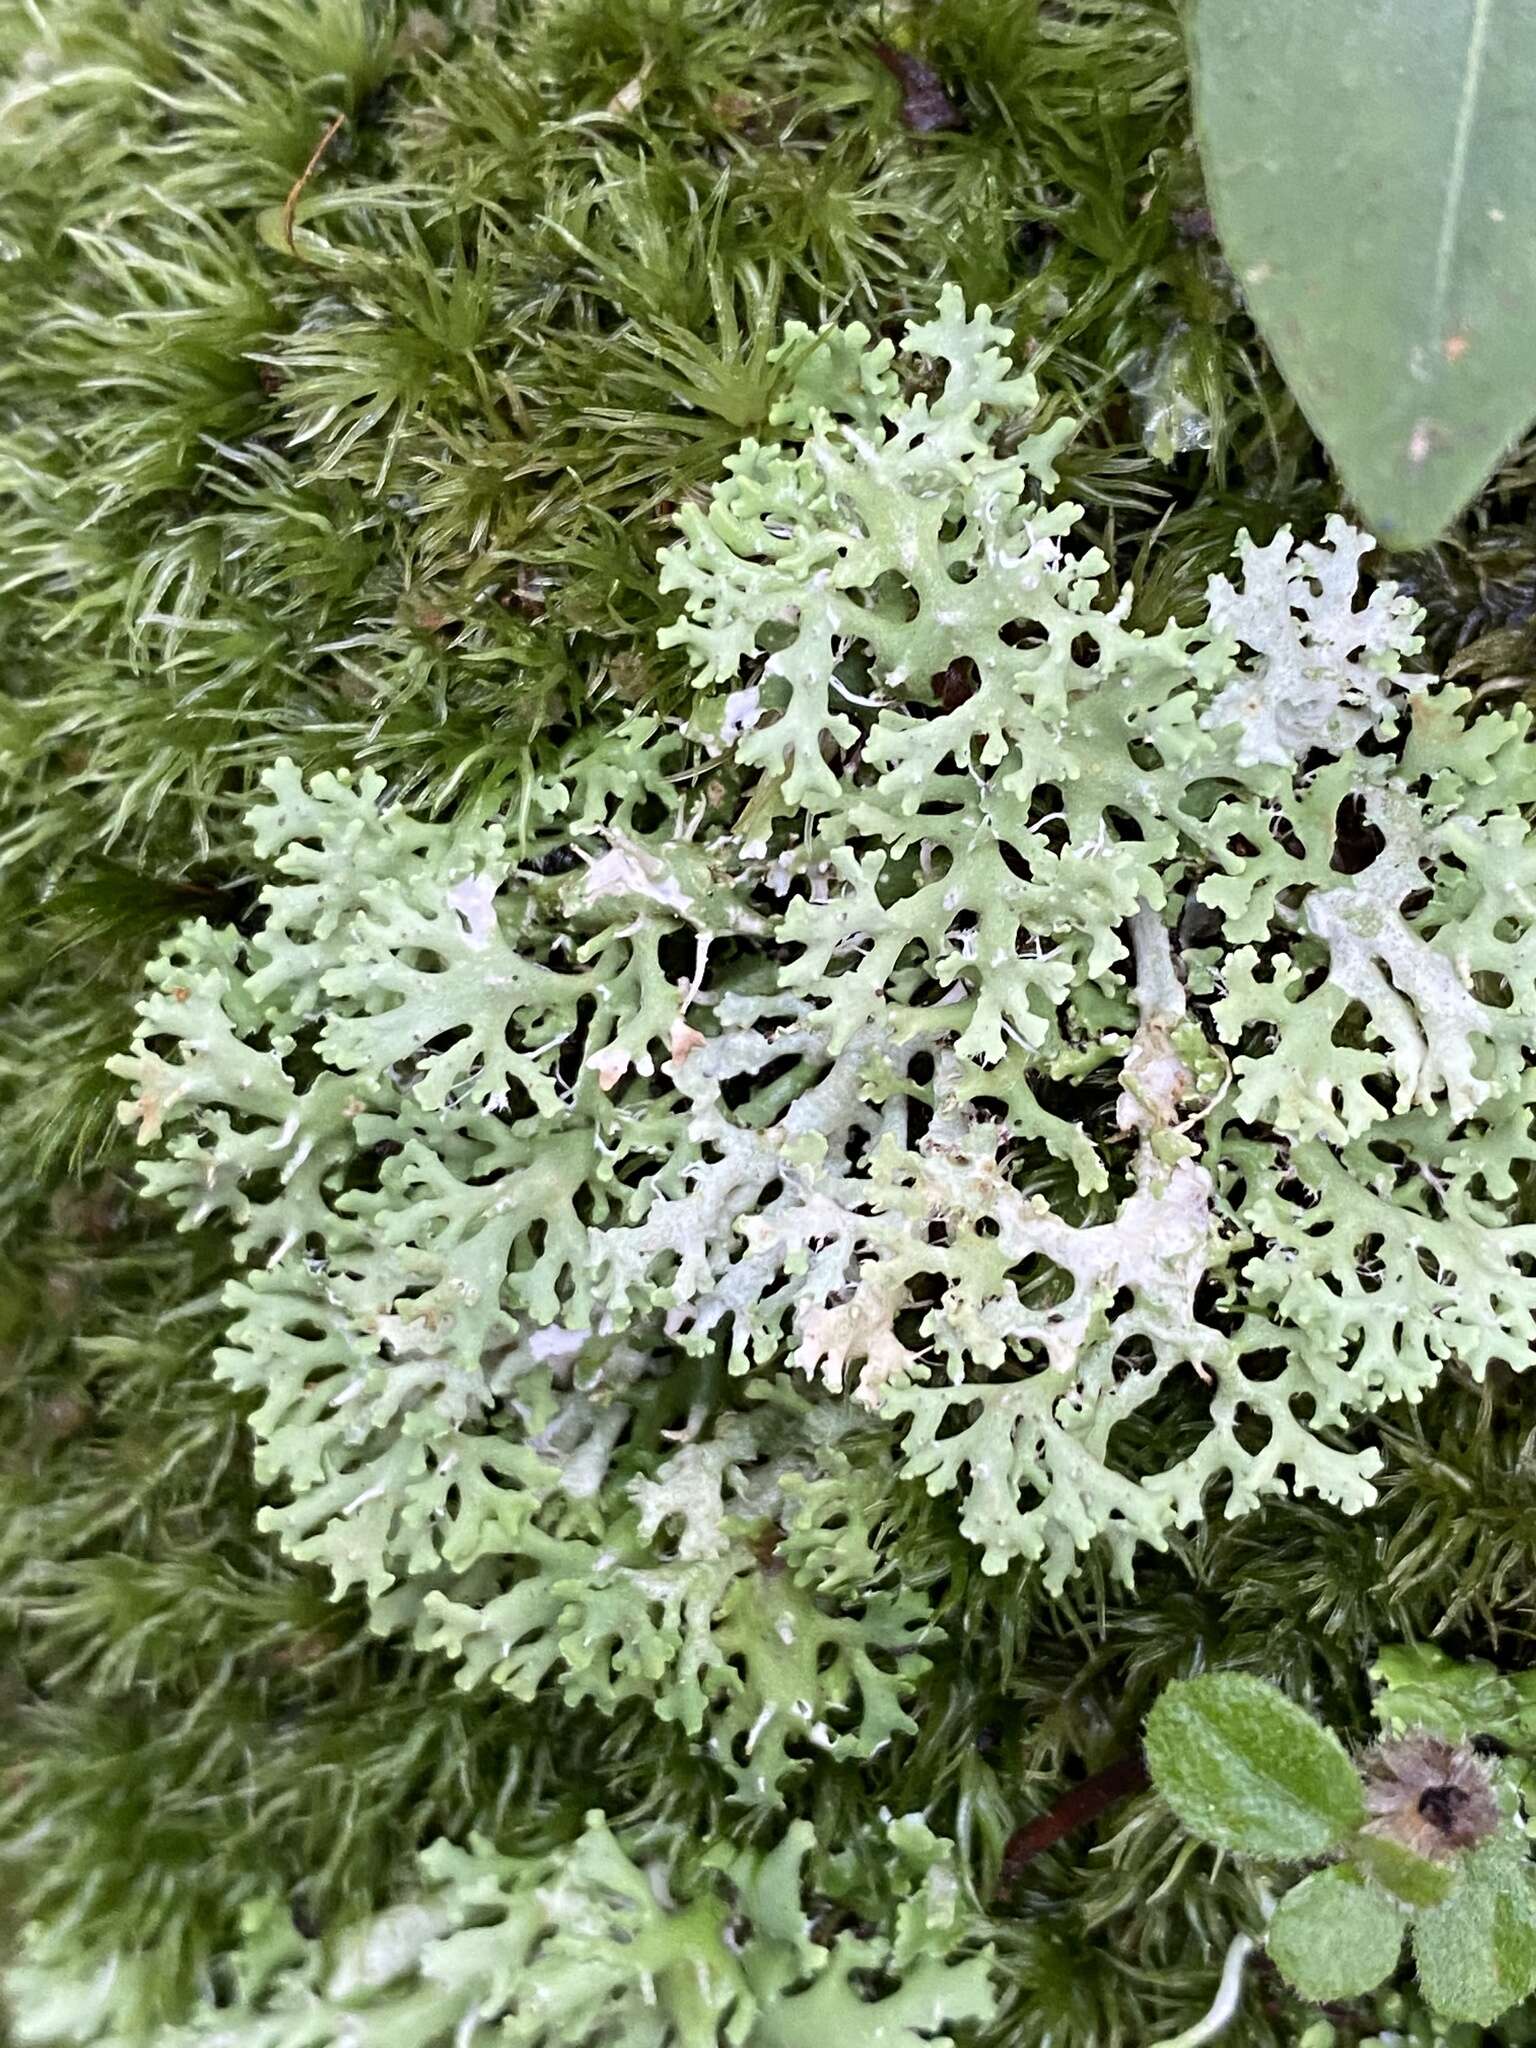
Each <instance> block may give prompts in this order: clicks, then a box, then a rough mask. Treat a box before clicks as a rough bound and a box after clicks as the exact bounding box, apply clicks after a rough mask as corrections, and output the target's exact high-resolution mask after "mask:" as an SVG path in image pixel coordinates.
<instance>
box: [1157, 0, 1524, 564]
mask: <svg viewBox="0 0 1536 2048" xmlns="http://www.w3.org/2000/svg"><path fill="white" fill-rule="evenodd" d="M1190 51H1191V58H1192V62H1193V67H1194V80H1195V93H1196V112H1197V120H1198V127H1199V136H1200V147H1201V155H1202V158H1203V161H1204V165H1205V175H1206V181H1207V185H1208V188H1209V192H1210V200H1211V208H1212V211H1213V213H1214V216H1215V220H1216V225H1217V228H1218V231H1219V233H1220V235H1221V239H1222V243H1223V246H1224V248H1225V250H1226V253H1227V256H1228V258H1229V260H1230V262H1231V265H1232V268H1233V270H1234V271H1235V273H1236V275H1237V279H1238V282H1239V284H1240V285H1241V287H1242V290H1243V293H1244V295H1245V297H1246V299H1247V301H1248V305H1249V307H1250V309H1251V311H1252V313H1253V317H1254V319H1255V320H1256V321H1257V323H1258V325H1259V328H1260V331H1261V332H1262V334H1263V336H1264V338H1265V340H1266V341H1267V342H1268V344H1269V346H1270V348H1271V350H1272V351H1273V353H1274V356H1275V360H1276V361H1277V363H1278V364H1279V366H1280V369H1281V371H1282V372H1283V374H1284V376H1285V378H1286V381H1287V383H1288V384H1289V385H1290V387H1291V389H1292V391H1293V392H1294V393H1295V395H1296V398H1297V399H1298V401H1299V402H1300V404H1301V407H1302V409H1303V411H1304V412H1305V413H1306V415H1307V417H1308V419H1309V420H1310V421H1311V422H1312V425H1313V426H1314V427H1315V428H1316V430H1317V432H1318V434H1319V435H1320V436H1321V438H1322V439H1323V441H1324V442H1325V443H1326V444H1327V447H1328V452H1329V453H1330V455H1331V456H1332V457H1333V459H1334V461H1335V463H1336V464H1337V466H1338V469H1339V473H1340V475H1341V476H1342V478H1343V480H1344V483H1345V485H1346V486H1347V487H1348V489H1349V491H1350V494H1351V495H1352V497H1353V498H1354V499H1355V500H1356V502H1357V503H1358V505H1359V507H1360V509H1361V511H1362V512H1363V514H1364V515H1365V518H1366V521H1367V523H1368V524H1370V525H1371V526H1372V527H1373V528H1374V529H1375V530H1376V532H1377V533H1378V534H1380V535H1381V536H1382V537H1383V538H1384V539H1386V540H1388V541H1390V542H1391V543H1393V544H1395V545H1399V546H1411V545H1417V544H1421V543H1423V542H1427V541H1430V540H1433V539H1434V538H1435V536H1436V535H1437V534H1438V533H1439V532H1440V531H1441V530H1442V529H1443V528H1444V527H1445V525H1446V524H1447V523H1448V522H1449V521H1450V520H1451V519H1452V518H1454V517H1455V515H1456V513H1457V512H1458V511H1459V510H1460V509H1461V507H1462V506H1463V505H1464V504H1465V503H1466V502H1467V500H1468V499H1469V498H1471V497H1472V496H1473V494H1474V493H1475V492H1476V491H1477V490H1478V488H1479V487H1480V486H1481V484H1482V483H1483V481H1484V480H1485V478H1486V477H1487V476H1488V474H1489V472H1490V471H1491V470H1492V469H1493V467H1494V465H1495V464H1496V463H1497V461H1498V460H1499V457H1500V456H1501V454H1502V453H1503V452H1504V450H1505V449H1506V448H1507V447H1508V446H1509V444H1510V443H1511V442H1512V441H1513V440H1514V439H1515V438H1516V437H1517V436H1518V435H1519V434H1520V433H1521V432H1523V431H1524V429H1525V428H1526V427H1527V426H1528V425H1529V423H1530V421H1531V419H1532V418H1533V417H1536V125H1533V123H1532V121H1531V117H1530V105H1531V81H1532V79H1533V78H1536V10H1533V9H1532V8H1530V7H1528V6H1520V5H1516V4H1513V0H1371V4H1370V5H1363V6H1340V5H1339V4H1338V0H1270V4H1269V5H1267V6H1263V7H1255V6H1253V5H1252V4H1251V0H1196V4H1195V6H1194V8H1193V10H1192V14H1191V20H1190Z"/></svg>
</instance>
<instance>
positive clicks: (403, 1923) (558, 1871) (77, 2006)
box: [8, 1813, 996, 2048]
mask: <svg viewBox="0 0 1536 2048" xmlns="http://www.w3.org/2000/svg"><path fill="white" fill-rule="evenodd" d="M886 1833H887V1870H888V1888H889V1890H890V1892H891V1893H892V1894H893V1903H892V1906H891V1910H890V1914H889V1925H888V1926H887V1927H884V1928H880V1929H865V1930H862V1931H853V1930H847V1931H843V1932H839V1933H836V1934H835V1935H833V1934H829V1935H827V1936H826V1938H824V1939H818V1938H817V1937H818V1933H819V1926H818V1919H819V1910H824V1909H818V1907H817V1904H816V1902H814V1901H810V1902H808V1901H807V1900H806V1899H805V1898H804V1896H803V1892H804V1878H803V1875H802V1869H803V1865H804V1863H805V1860H806V1857H807V1855H808V1853H809V1852H810V1850H811V1848H812V1847H813V1845H814V1842H815V1830H814V1829H813V1828H812V1827H811V1826H810V1824H809V1822H806V1821H799V1822H796V1823H795V1824H794V1825H793V1826H792V1827H790V1828H789V1830H788V1831H787V1832H786V1834H785V1835H784V1837H783V1839H782V1840H781V1841H780V1842H779V1843H778V1845H777V1846H776V1847H775V1848H773V1849H771V1850H768V1851H767V1852H766V1853H764V1852H756V1853H754V1852H750V1851H741V1850H731V1849H727V1848H723V1847H722V1848H719V1849H716V1850H713V1851H711V1852H710V1855H709V1857H708V1858H707V1859H706V1864H705V1867H704V1868H703V1869H702V1870H701V1871H700V1872H699V1873H698V1874H697V1880H696V1885H695V1892H694V1895H693V1896H692V1897H691V1898H687V1899H675V1898H673V1897H672V1896H670V1894H669V1892H668V1889H667V1887H666V1884H665V1880H664V1877H663V1874H662V1871H661V1868H660V1866H659V1865H658V1866H655V1867H654V1868H653V1867H651V1866H650V1865H648V1863H647V1861H646V1860H645V1859H644V1857H643V1853H642V1851H641V1849H640V1845H630V1844H626V1843H625V1842H623V1841H621V1840H620V1839H619V1838H618V1837H617V1836H615V1835H614V1834H613V1833H612V1832H611V1831H610V1829H609V1828H608V1826H607V1825H606V1824H605V1822H604V1821H603V1818H602V1816H601V1815H600V1814H597V1813H593V1814H591V1815H589V1816H588V1820H587V1828H586V1832H585V1834H583V1835H582V1836H581V1837H580V1838H579V1839H578V1840H577V1841H576V1842H575V1843H574V1844H573V1845H571V1846H570V1847H568V1848H562V1849H560V1850H559V1851H557V1852H556V1853H554V1854H552V1855H548V1856H541V1857H512V1856H503V1855H499V1854H497V1853H496V1851H495V1850H494V1849H493V1848H492V1847H491V1845H490V1844H489V1843H487V1842H484V1841H481V1840H478V1839H477V1840H473V1841H471V1843H470V1844H469V1846H468V1847H467V1848H458V1847H455V1846H453V1845H452V1844H450V1843H448V1842H436V1843H434V1844H433V1845H432V1846H431V1848H429V1849H428V1850H426V1852H425V1853H424V1854H423V1856H422V1858H421V1877H422V1892H421V1896H420V1897H419V1898H418V1899H415V1900H412V1901H410V1902H408V1903H405V1904H402V1905H399V1906H394V1907H391V1908H389V1909H387V1910H385V1911H383V1912H380V1913H376V1914H374V1915H373V1916H372V1918H371V1919H368V1920H365V1921H363V1922H361V1923H360V1924H358V1925H356V1926H353V1927H350V1928H347V1929H345V1930H343V1931H342V1932H341V1933H340V1934H339V1936H337V1937H334V1938H333V1939H332V1940H330V1941H329V1942H325V1943H321V1942H316V1941H307V1940H305V1939H304V1938H303V1937H302V1936H300V1935H299V1934H297V1933H296V1932H295V1931H294V1928H293V1924H292V1921H291V1920H290V1918H289V1916H288V1914H287V1912H286V1911H285V1910H284V1908H283V1907H282V1906H281V1905H280V1904H279V1903H278V1902H276V1901H273V1902H272V1904H271V1906H270V1907H269V1908H263V1909H258V1910H256V1911H254V1912H251V1913H248V1914H247V1915H246V1928H245V1939H244V1942H243V1944H242V1945H241V1947H240V1948H239V1949H238V1950H237V1951H236V1952H235V1953H234V1954H233V1955H232V1956H230V1957H227V1958H226V1959H225V1966H226V1967H225V1977H226V1981H227V1982H229V1983H231V1984H232V1985H233V1987H234V1995H233V1996H232V1997H226V1998H225V1999H223V2000H220V2001H217V2002H216V2001H215V2000H213V1999H212V1998H209V1999H208V2000H206V2002H205V2003H203V2004H202V2005H201V2006H200V2007H199V2008H198V2009H197V2010H196V2012H195V2013H194V2014H193V2016H192V2017H191V2018H190V2019H189V2020H188V2021H187V2022H186V2023H185V2024H184V2025H177V2026H171V2027H166V2028H164V2029H161V2030H158V2031H157V2032H156V2033H155V2034H154V2035H153V2036H152V2037H151V2038H150V2040H149V2042H148V2048H197V2044H199V2043H201V2044H204V2048H215V2044H217V2048H339V2044H342V2043H357V2044H359V2048H361V2044H363V2043H369V2044H377V2048H384V2044H385V2043H402V2044H414V2043H418V2042H427V2041H433V2042H437V2041H449V2040H452V2041H453V2042H454V2043H455V2044H456V2048H490V2044H491V2043H492V2042H495V2043H498V2044H500V2048H802V2044H805V2043H809V2042H813V2041H816V2042H819V2041H836V2042H838V2043H839V2044H842V2048H921V2044H924V2043H926V2044H928V2048H953V2037H952V2036H951V2035H950V2034H949V2032H948V2031H947V2029H948V2028H949V2026H950V2025H952V2024H955V2023H964V2022H967V2021H975V2020H983V2021H984V2020H987V2019H990V2018H991V2017H992V2016H993V2015H994V2013H995V2010H996V2000H995V1996H994V1994H993V1991H992V1988H991V1984H990V1981H989V1980H990V1958H989V1956H988V1955H987V1954H986V1953H985V1952H983V1953H980V1954H977V1953H974V1952H972V1953H970V1954H967V1953H965V1951H966V1949H967V1947H968V1946H969V1947H970V1948H971V1949H972V1950H973V1951H974V1940H973V1938H972V1934H971V1928H970V1926H969V1924H968V1920H967V1915H966V1913H965V1911H964V1909H963V1907H962V1904H961V1891H960V1885H959V1881H958V1877H957V1874H956V1871H955V1868H954V1857H953V1851H952V1849H951V1847H950V1845H949V1844H948V1843H946V1842H941V1841H938V1840H937V1839H936V1838H935V1837H934V1836H933V1835H931V1834H930V1833H929V1832H928V1830H927V1828H926V1827H924V1825H923V1823H922V1822H921V1820H920V1819H919V1818H918V1817H917V1816H915V1815H909V1816H907V1817H906V1818H904V1819H901V1820H897V1821H894V1822H892V1823H890V1825H889V1827H888V1829H887V1831H886ZM127 1967H128V1968H129V1969H131V1968H132V1965H131V1963H130V1964H128V1965H127ZM871 1980H878V1981H880V1982H881V1990H880V1993H879V1995H878V1996H876V1997H875V1998H870V1997H868V1996H867V1995H866V1992H865V1989H864V1986H865V1985H866V1984H867V1983H869V1982H870V1981H871ZM8 1984H9V1989H10V1991H11V1996H12V2000H13V2003H14V2006H15V2010H16V2015H17V2031H16V2039H17V2041H18V2043H20V2044H22V2048H69V2044H70V2043H77V2042H81V2041H86V2040H88V2041H90V2042H92V2043H94V2044H96V2048H126V2037H124V2036H122V2035H119V2034H117V2033H116V2032H115V2031H114V2030H112V2029H111V2028H110V2026H109V2025H108V2024H107V2023H106V2022H107V2015H108V2014H109V2013H110V2011H111V2010H112V2005H113V1994H114V1986H113V1985H112V1983H111V1981H110V1972H108V1973H105V1974H104V1976H103V1977H102V1978H101V1979H98V1980H95V1981H92V1980H90V1979H85V1980H83V1981H82V1980H81V1979H79V1978H77V1977H75V1976H73V1975H72V1974H71V1973H70V1971H69V1969H68V1968H67V1966H66V1965H64V1964H63V1963H62V1961H61V1959H58V1958H55V1957H54V1956H52V1955H51V1954H50V1953H49V1951H48V1949H47V1947H46V1945H44V1944H43V1943H41V1942H40V1941H37V1940H35V1939H34V1940H33V1941H32V1942H31V1943H30V1944H29V1945H28V1946H27V1947H26V1948H25V1949H24V1952H23V1955H22V1959H21V1961H20V1962H19V1963H18V1964H17V1965H16V1966H15V1967H14V1968H13V1969H12V1971H11V1972H10V1975H9V1978H8ZM118 1995H119V1996H120V1995H121V1993H120V1988H119V1989H118ZM941 2030H944V2031H941ZM138 2038H142V2037H138Z"/></svg>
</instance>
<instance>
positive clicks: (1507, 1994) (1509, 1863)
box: [1413, 1828, 1536, 2026]
mask: <svg viewBox="0 0 1536 2048" xmlns="http://www.w3.org/2000/svg"><path fill="white" fill-rule="evenodd" d="M1413 1953H1414V1960H1415V1962H1416V1963H1417V1965H1418V1972H1419V1983H1420V1985H1421V1986H1422V1988H1423V1991H1424V1995H1425V1997H1426V1998H1427V1999H1428V2000H1429V2002H1430V2004H1431V2005H1432V2006H1433V2007H1434V2008H1435V2010H1436V2011H1437V2012H1439V2013H1443V2014H1444V2015H1445V2017H1446V2018H1447V2019H1452V2020H1472V2021H1476V2022H1478V2023H1479V2024H1481V2025H1484V2026H1486V2025H1490V2024H1491V2023H1492V2022H1493V2021H1494V2020H1496V2019H1497V2018H1498V2017H1499V2015H1500V2014H1501V2013H1503V2012H1507V2011H1508V2009H1509V2007H1510V2006H1512V2005H1515V2004H1518V2002H1519V2001H1520V2000H1521V1999H1523V1998H1528V1997H1529V1996H1530V1995H1531V1993H1532V1992H1533V1991H1536V1872H1533V1871H1532V1868H1531V1865H1530V1863H1529V1861H1528V1859H1527V1855H1526V1843H1525V1839H1524V1837H1523V1836H1522V1835H1520V1834H1517V1833H1516V1832H1515V1831H1514V1830H1512V1829H1510V1828H1505V1829H1504V1830H1503V1831H1502V1832H1501V1833H1500V1834H1499V1835H1496V1836H1495V1837H1494V1839H1493V1840H1492V1841H1491V1842H1488V1843H1487V1844H1485V1845H1484V1847H1482V1848H1480V1849H1476V1850H1473V1851H1472V1853H1471V1854H1470V1855H1468V1856H1467V1858H1466V1859H1465V1865H1464V1869H1463V1875H1462V1881H1461V1883H1460V1885H1458V1887H1457V1889H1456V1891H1455V1893H1454V1894H1453V1895H1452V1896H1451V1898H1449V1899H1448V1900H1447V1901H1446V1903H1445V1904H1444V1905H1443V1906H1435V1907H1433V1908H1431V1909H1430V1910H1429V1911H1427V1912H1424V1913H1420V1914H1419V1915H1418V1916H1417V1917H1416V1918H1415V1920H1414V1923H1413Z"/></svg>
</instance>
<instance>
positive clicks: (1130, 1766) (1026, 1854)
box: [999, 1752, 1151, 1890]
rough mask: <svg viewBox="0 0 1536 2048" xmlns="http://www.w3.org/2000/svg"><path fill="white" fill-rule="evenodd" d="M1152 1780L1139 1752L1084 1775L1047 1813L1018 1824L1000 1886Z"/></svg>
mask: <svg viewBox="0 0 1536 2048" xmlns="http://www.w3.org/2000/svg"><path fill="white" fill-rule="evenodd" d="M1150 1782H1151V1780H1150V1779H1149V1778H1148V1776H1147V1767H1146V1765H1145V1763H1143V1761H1142V1759H1141V1755H1140V1753H1139V1752H1138V1753H1137V1754H1136V1755H1134V1756H1122V1757H1117V1758H1116V1759H1115V1761H1114V1762H1113V1763H1112V1764H1106V1765H1105V1766H1104V1768H1103V1770H1102V1771H1095V1772H1094V1774H1093V1776H1092V1777H1091V1778H1084V1780H1083V1782H1082V1783H1081V1784H1080V1785H1074V1786H1073V1787H1072V1789H1071V1791H1070V1792H1064V1793H1063V1794H1062V1795H1061V1797H1060V1798H1059V1799H1058V1800H1057V1802H1056V1804H1055V1805H1054V1806H1052V1807H1049V1808H1047V1810H1046V1811H1045V1812H1044V1813H1037V1814H1036V1815H1035V1817H1034V1819H1033V1820H1028V1821H1026V1822H1025V1823H1024V1825H1023V1827H1021V1828H1016V1829H1015V1830H1014V1832H1013V1833H1012V1834H1011V1835H1010V1836H1009V1838H1008V1846H1007V1848H1006V1849H1004V1851H1003V1867H1002V1870H1001V1872H1000V1873H999V1886H1000V1888H1001V1889H1004V1890H1006V1888H1007V1887H1008V1886H1009V1885H1010V1884H1012V1883H1013V1881H1014V1879H1015V1878H1016V1877H1018V1875H1019V1874H1020V1872H1021V1871H1023V1870H1024V1869H1025V1868H1026V1867H1027V1866H1028V1865H1029V1864H1031V1863H1033V1862H1034V1860H1035V1858H1036V1857H1037V1856H1043V1855H1044V1854H1045V1852H1046V1850H1047V1849H1052V1848H1054V1847H1055V1846H1056V1844H1057V1843H1058V1842H1059V1841H1060V1840H1061V1839H1062V1837H1063V1836H1064V1835H1070V1834H1071V1833H1073V1831H1074V1830H1075V1829H1077V1828H1081V1827H1086V1826H1087V1825H1088V1823H1089V1821H1091V1820H1097V1819H1098V1817H1099V1815H1100V1814H1101V1813H1107V1812H1108V1810H1109V1808H1110V1807H1112V1806H1114V1805H1116V1804H1117V1803H1118V1802H1119V1801H1120V1800H1122V1799H1128V1798H1129V1797H1130V1796H1131V1794H1132V1793H1133V1792H1140V1791H1142V1790H1143V1789H1144V1788H1145V1787H1146V1786H1147V1785H1148V1784H1150Z"/></svg>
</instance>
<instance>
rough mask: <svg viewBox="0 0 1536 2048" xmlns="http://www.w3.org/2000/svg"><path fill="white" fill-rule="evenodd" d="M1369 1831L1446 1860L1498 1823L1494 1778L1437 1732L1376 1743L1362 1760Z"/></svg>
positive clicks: (1482, 1839)
mask: <svg viewBox="0 0 1536 2048" xmlns="http://www.w3.org/2000/svg"><path fill="white" fill-rule="evenodd" d="M1364 1769H1365V1805H1366V1811H1367V1812H1368V1813H1369V1814H1370V1816H1371V1818H1370V1819H1369V1820H1368V1821H1367V1822H1366V1825H1365V1832H1366V1834H1368V1835H1379V1836H1381V1837H1382V1838H1383V1839H1384V1840H1386V1841H1389V1842H1396V1843H1397V1844H1398V1845H1399V1846H1400V1847H1401V1848H1404V1849H1411V1850H1412V1851H1413V1853H1414V1854H1415V1855H1416V1856H1427V1857H1429V1858H1430V1859H1431V1860H1432V1861H1433V1862H1437V1863H1444V1862H1447V1861H1448V1860H1449V1859H1450V1858H1451V1857H1453V1856H1458V1855H1460V1854H1461V1853H1462V1851H1463V1850H1466V1849H1474V1848H1476V1847H1477V1845H1478V1843H1479V1842H1486V1841H1487V1839H1488V1837H1489V1836H1490V1835H1491V1834H1492V1833H1493V1832H1494V1830H1495V1829H1496V1828H1497V1827H1498V1825H1499V1802H1498V1798H1497V1796H1496V1794H1495V1792H1494V1789H1493V1781H1492V1779H1491V1778H1490V1777H1489V1775H1488V1773H1487V1771H1486V1770H1485V1769H1484V1767H1483V1765H1482V1764H1481V1763H1480V1762H1479V1760H1478V1758H1477V1757H1476V1756H1475V1755H1474V1753H1473V1752H1472V1751H1471V1750H1470V1749H1467V1748H1461V1749H1453V1748H1452V1747H1451V1745H1450V1743H1448V1742H1442V1741H1441V1740H1440V1738H1439V1736H1437V1735H1426V1734H1422V1733H1421V1734H1414V1735H1406V1736H1404V1737H1403V1738H1402V1739H1401V1740H1400V1741H1396V1742H1383V1743H1379V1744H1378V1745H1377V1747H1376V1748H1375V1749H1373V1750H1372V1751H1370V1753H1369V1754H1368V1755H1367V1757H1366V1759H1365V1766H1364Z"/></svg>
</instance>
